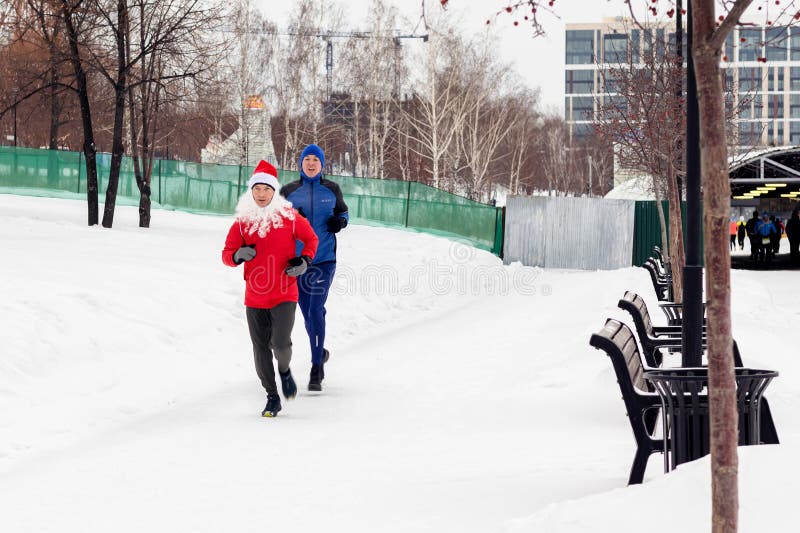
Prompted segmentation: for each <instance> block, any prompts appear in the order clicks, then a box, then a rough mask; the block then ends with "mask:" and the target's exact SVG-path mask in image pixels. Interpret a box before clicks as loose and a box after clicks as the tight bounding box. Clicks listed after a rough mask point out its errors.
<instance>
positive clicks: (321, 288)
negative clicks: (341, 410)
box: [281, 144, 349, 391]
mask: <svg viewBox="0 0 800 533" xmlns="http://www.w3.org/2000/svg"><path fill="white" fill-rule="evenodd" d="M324 166H325V154H324V153H323V151H322V148H320V147H319V146H317V145H316V144H309V145H308V146H306V147H305V148H303V152H302V153H301V154H300V179H299V180H297V181H293V182H291V183H287V184H286V185H284V186H283V187H282V188H281V195H283V197H284V198H286V199H287V200H289V201H290V202H291V203H292V205H293V206H294V207H295V209H297V210H298V211H299V212H300V214H301V215H303V216H304V217H306V218H307V219H308V221H309V222H310V223H311V227H312V228H314V231H315V232H316V234H317V237H319V246H318V247H317V253H316V255H315V256H314V261H313V262H312V263H311V265H310V266H309V267H308V270H306V273H305V274H303V275H302V276H300V277H299V278H298V280H297V288H298V290H299V299H298V304H299V305H300V311H302V313H303V319H304V320H305V325H306V331H307V332H308V339H309V341H310V342H311V375H310V376H309V380H308V390H310V391H321V390H322V380H323V379H324V378H325V368H324V364H325V361H327V360H328V355H329V353H328V350H326V349H325V312H326V311H325V302H326V300H327V299H328V290H329V289H330V287H331V283H332V282H333V275H334V273H335V272H336V233H339V231H341V229H342V228H344V227H345V226H347V222H348V219H349V217H348V215H347V204H345V203H344V199H343V198H342V191H341V190H340V189H339V186H338V185H337V184H336V183H334V182H332V181H330V180H327V179H325V177H324V176H323V175H322V169H323V168H324Z"/></svg>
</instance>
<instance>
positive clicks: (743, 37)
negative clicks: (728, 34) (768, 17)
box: [739, 29, 764, 61]
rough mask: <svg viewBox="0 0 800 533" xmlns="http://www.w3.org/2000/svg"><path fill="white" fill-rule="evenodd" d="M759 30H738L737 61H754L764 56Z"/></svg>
mask: <svg viewBox="0 0 800 533" xmlns="http://www.w3.org/2000/svg"><path fill="white" fill-rule="evenodd" d="M762 44H763V43H762V41H761V30H760V29H741V30H739V61H755V60H756V59H758V58H759V57H764V53H763V51H762V48H763V47H762Z"/></svg>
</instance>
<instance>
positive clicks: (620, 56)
mask: <svg viewBox="0 0 800 533" xmlns="http://www.w3.org/2000/svg"><path fill="white" fill-rule="evenodd" d="M603 62H604V63H627V62H628V35H627V34H625V33H607V34H606V35H604V36H603Z"/></svg>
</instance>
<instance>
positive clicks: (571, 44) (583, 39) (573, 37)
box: [566, 30, 595, 65]
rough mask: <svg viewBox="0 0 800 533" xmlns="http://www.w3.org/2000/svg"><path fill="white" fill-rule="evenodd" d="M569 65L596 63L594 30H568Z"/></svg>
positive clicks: (567, 57)
mask: <svg viewBox="0 0 800 533" xmlns="http://www.w3.org/2000/svg"><path fill="white" fill-rule="evenodd" d="M566 54H567V56H566V63H567V65H587V64H589V65H590V64H592V63H594V57H595V56H594V31H593V30H567V34H566Z"/></svg>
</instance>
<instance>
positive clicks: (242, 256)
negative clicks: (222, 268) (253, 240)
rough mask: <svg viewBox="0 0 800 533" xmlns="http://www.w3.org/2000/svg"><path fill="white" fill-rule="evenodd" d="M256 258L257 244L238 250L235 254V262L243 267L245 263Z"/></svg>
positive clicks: (247, 245)
mask: <svg viewBox="0 0 800 533" xmlns="http://www.w3.org/2000/svg"><path fill="white" fill-rule="evenodd" d="M255 256H256V245H255V244H246V245H244V246H242V247H241V248H239V249H238V250H236V253H234V254H233V262H234V263H236V264H237V265H241V264H242V263H244V262H245V261H250V260H251V259H252V258H254V257H255Z"/></svg>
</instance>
